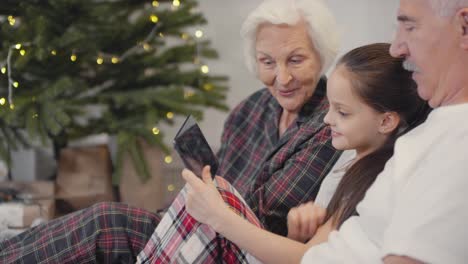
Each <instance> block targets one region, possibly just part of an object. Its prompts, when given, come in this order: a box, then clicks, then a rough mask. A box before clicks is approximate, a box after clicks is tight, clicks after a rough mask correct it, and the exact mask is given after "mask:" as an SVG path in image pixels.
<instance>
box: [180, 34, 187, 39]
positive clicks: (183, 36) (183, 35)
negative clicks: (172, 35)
mask: <svg viewBox="0 0 468 264" xmlns="http://www.w3.org/2000/svg"><path fill="white" fill-rule="evenodd" d="M188 37H189V35H188V34H187V33H182V34H180V38H182V39H183V40H187V39H188Z"/></svg>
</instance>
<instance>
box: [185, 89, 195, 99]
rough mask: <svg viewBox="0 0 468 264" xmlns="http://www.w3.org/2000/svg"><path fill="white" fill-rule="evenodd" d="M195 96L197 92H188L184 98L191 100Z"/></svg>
mask: <svg viewBox="0 0 468 264" xmlns="http://www.w3.org/2000/svg"><path fill="white" fill-rule="evenodd" d="M194 95H195V92H194V91H186V92H185V93H184V98H185V99H188V98H190V97H192V96H194Z"/></svg>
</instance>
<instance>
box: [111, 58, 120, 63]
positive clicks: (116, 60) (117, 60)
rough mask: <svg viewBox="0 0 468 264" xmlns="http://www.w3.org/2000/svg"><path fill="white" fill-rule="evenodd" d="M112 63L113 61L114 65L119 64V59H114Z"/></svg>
mask: <svg viewBox="0 0 468 264" xmlns="http://www.w3.org/2000/svg"><path fill="white" fill-rule="evenodd" d="M111 61H112V63H114V64H116V63H119V58H117V57H112V59H111Z"/></svg>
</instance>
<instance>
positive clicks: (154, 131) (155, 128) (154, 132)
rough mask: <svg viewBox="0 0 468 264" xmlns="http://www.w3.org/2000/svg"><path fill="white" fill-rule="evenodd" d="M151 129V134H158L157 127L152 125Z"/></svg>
mask: <svg viewBox="0 0 468 264" xmlns="http://www.w3.org/2000/svg"><path fill="white" fill-rule="evenodd" d="M152 131H153V134H155V135H159V132H160V131H159V128H157V127H153V129H152Z"/></svg>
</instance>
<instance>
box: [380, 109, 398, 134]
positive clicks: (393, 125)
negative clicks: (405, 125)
mask: <svg viewBox="0 0 468 264" xmlns="http://www.w3.org/2000/svg"><path fill="white" fill-rule="evenodd" d="M382 117H383V118H382V120H381V122H380V127H379V132H380V133H381V134H391V133H392V132H393V131H395V129H397V127H398V125H399V124H400V116H399V115H398V114H397V113H396V112H385V113H383V116H382Z"/></svg>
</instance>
